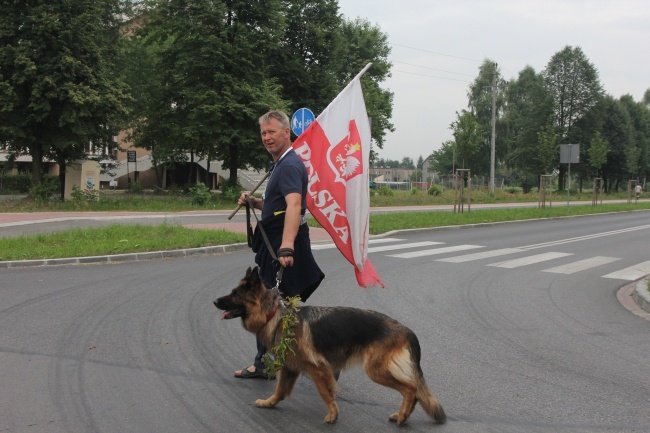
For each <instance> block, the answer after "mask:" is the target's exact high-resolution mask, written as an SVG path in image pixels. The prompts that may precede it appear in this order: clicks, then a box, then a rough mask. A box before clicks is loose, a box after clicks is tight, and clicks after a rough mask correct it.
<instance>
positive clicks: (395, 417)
mask: <svg viewBox="0 0 650 433" xmlns="http://www.w3.org/2000/svg"><path fill="white" fill-rule="evenodd" d="M406 420H407V417H402V418H401V419H400V416H399V412H395V413H394V414H392V415H391V416H389V417H388V421H390V422H394V423H397V425H399V426H402V425H404V424H405V423H406Z"/></svg>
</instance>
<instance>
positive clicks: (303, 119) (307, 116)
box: [291, 108, 316, 135]
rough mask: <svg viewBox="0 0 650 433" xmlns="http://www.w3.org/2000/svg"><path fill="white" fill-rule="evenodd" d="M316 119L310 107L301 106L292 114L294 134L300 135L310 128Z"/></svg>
mask: <svg viewBox="0 0 650 433" xmlns="http://www.w3.org/2000/svg"><path fill="white" fill-rule="evenodd" d="M314 119H316V118H315V117H314V113H312V112H311V110H310V109H309V108H299V109H298V110H297V111H296V112H295V113H293V116H291V130H292V131H293V133H294V134H296V135H300V134H302V133H303V132H305V130H306V129H307V128H309V125H311V123H312V122H313V121H314Z"/></svg>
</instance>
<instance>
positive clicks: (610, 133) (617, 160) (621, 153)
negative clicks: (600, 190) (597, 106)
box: [600, 96, 633, 191]
mask: <svg viewBox="0 0 650 433" xmlns="http://www.w3.org/2000/svg"><path fill="white" fill-rule="evenodd" d="M601 104H602V106H603V107H602V109H603V113H604V115H603V124H602V126H601V131H600V132H601V134H602V136H603V138H604V139H605V140H606V141H607V143H609V152H608V154H607V162H606V163H605V164H604V166H603V167H602V176H603V181H604V183H605V190H606V191H612V190H613V191H618V188H619V187H620V183H621V181H622V180H623V178H624V177H625V178H627V171H626V168H625V166H626V156H625V149H626V148H627V146H628V144H629V143H630V141H631V140H632V135H633V134H632V121H631V119H630V114H629V113H628V111H627V110H626V109H625V107H624V106H623V104H622V103H621V102H620V101H619V100H617V99H614V98H613V97H611V96H606V97H605V98H604V99H603V101H602V103H601Z"/></svg>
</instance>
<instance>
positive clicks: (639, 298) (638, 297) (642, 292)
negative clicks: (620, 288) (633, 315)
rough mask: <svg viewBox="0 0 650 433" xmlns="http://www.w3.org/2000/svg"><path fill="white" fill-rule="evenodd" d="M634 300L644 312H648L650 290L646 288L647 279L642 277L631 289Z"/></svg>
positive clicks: (649, 307)
mask: <svg viewBox="0 0 650 433" xmlns="http://www.w3.org/2000/svg"><path fill="white" fill-rule="evenodd" d="M632 298H633V299H634V302H636V304H637V305H638V306H639V307H640V308H641V309H642V310H644V311H645V312H647V313H650V291H649V290H648V279H647V278H642V279H641V280H639V281H637V282H636V286H635V288H634V290H633V291H632Z"/></svg>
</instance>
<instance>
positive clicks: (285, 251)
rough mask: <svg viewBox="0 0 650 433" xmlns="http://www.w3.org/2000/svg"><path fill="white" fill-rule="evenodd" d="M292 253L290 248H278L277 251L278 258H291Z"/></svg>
mask: <svg viewBox="0 0 650 433" xmlns="http://www.w3.org/2000/svg"><path fill="white" fill-rule="evenodd" d="M293 252H294V251H293V249H292V248H280V249H279V250H278V257H293Z"/></svg>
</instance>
